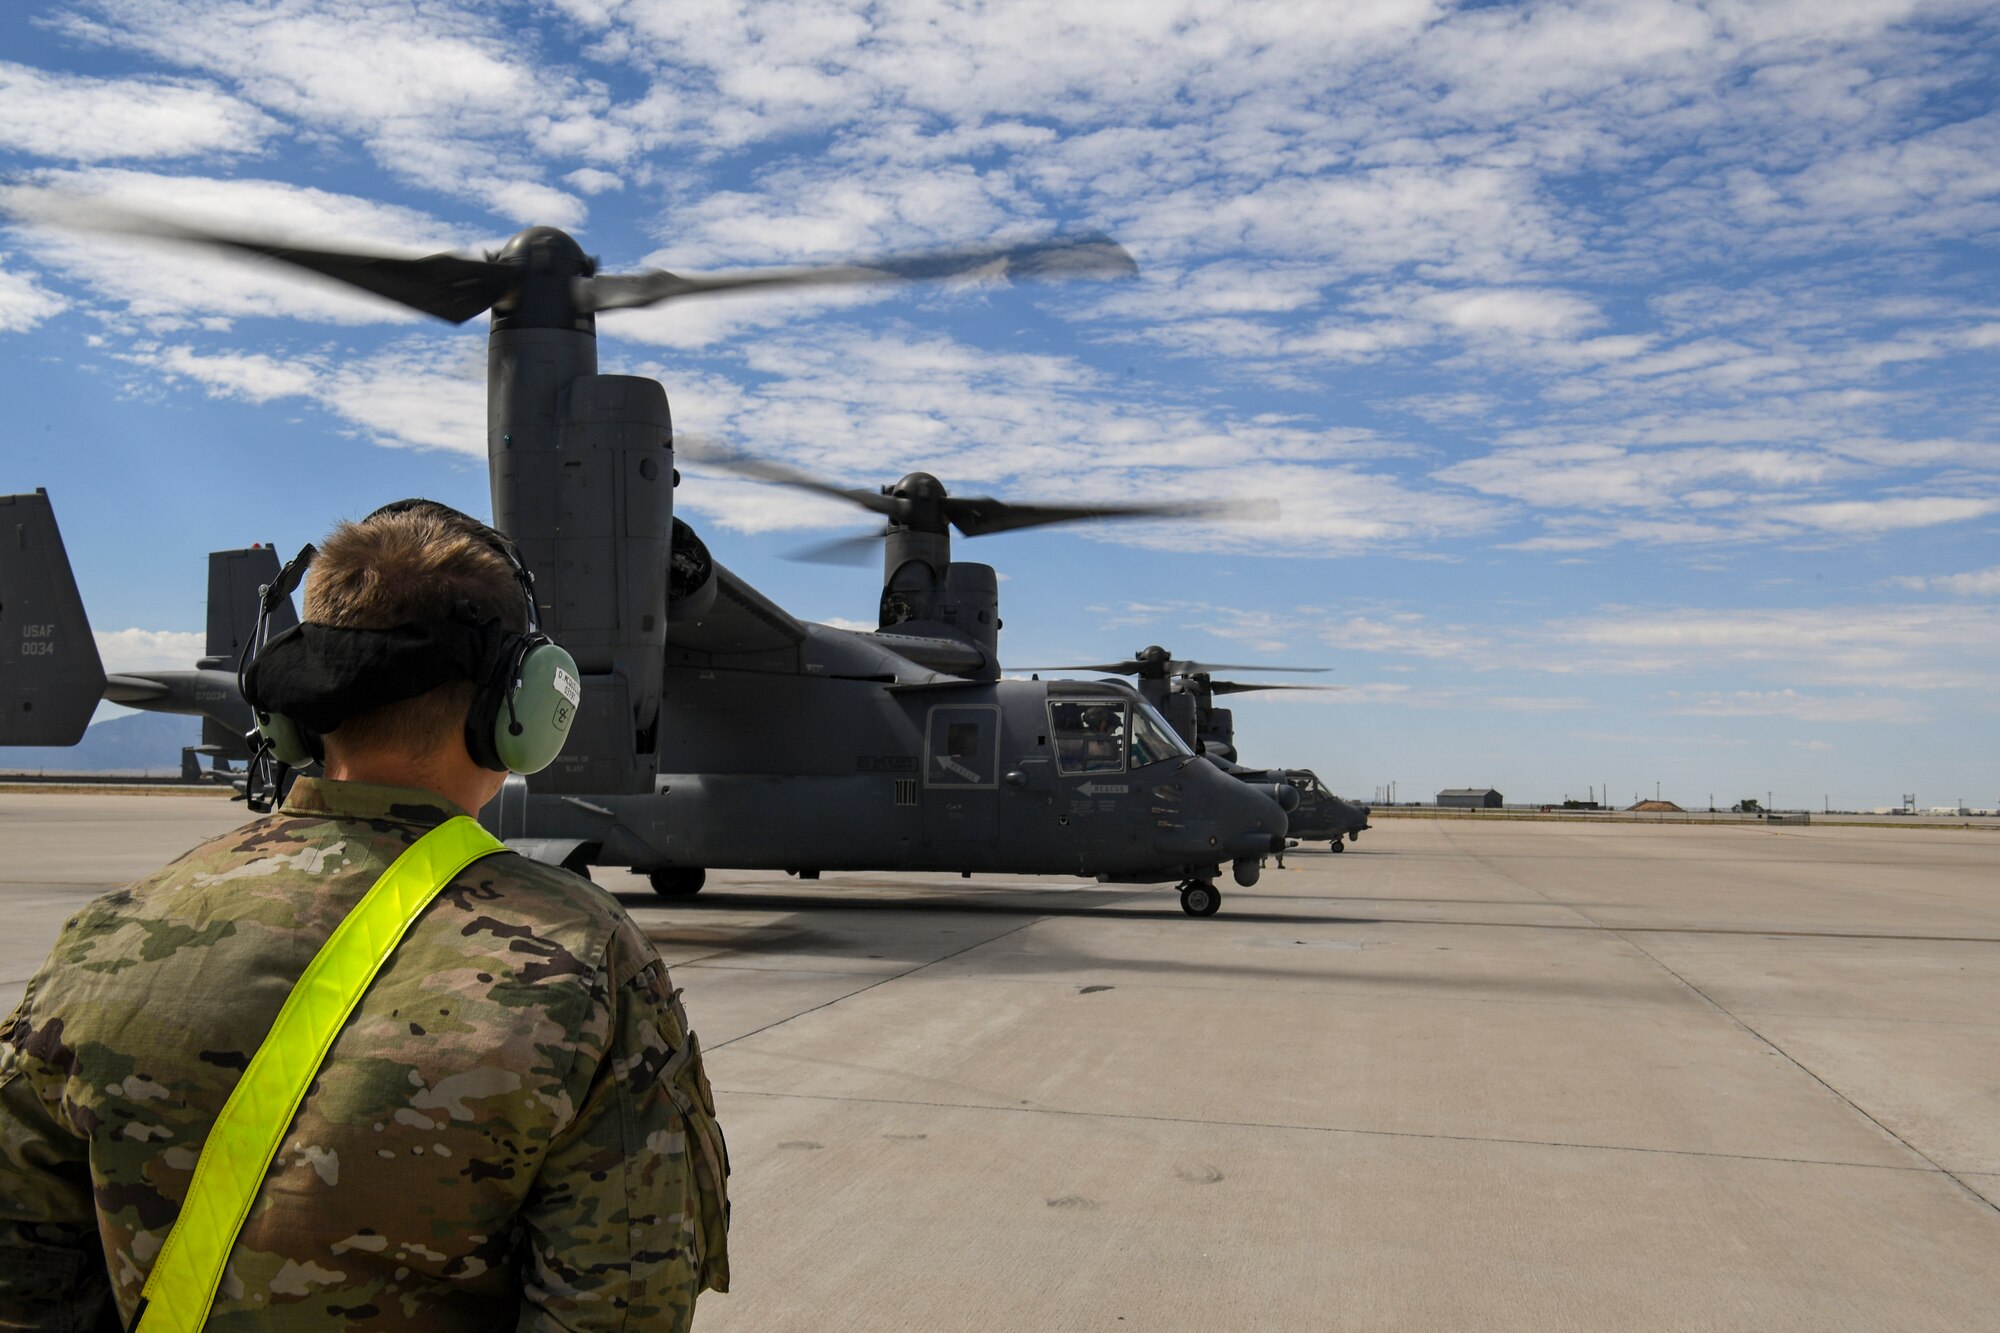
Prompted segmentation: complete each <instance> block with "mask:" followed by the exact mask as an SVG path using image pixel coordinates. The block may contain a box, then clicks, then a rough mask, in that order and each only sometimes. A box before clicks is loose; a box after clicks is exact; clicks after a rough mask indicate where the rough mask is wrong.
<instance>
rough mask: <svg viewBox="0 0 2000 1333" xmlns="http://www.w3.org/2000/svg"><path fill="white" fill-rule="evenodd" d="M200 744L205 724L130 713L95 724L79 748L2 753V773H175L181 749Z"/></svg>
mask: <svg viewBox="0 0 2000 1333" xmlns="http://www.w3.org/2000/svg"><path fill="white" fill-rule="evenodd" d="M199 744H201V719H200V718H198V717H182V716H180V715H178V714H175V713H129V714H127V715H126V716H124V717H114V718H111V719H109V720H108V721H104V722H94V723H92V724H91V725H90V726H89V727H88V728H87V729H85V731H84V733H83V739H82V740H80V741H78V742H77V743H76V744H75V745H70V746H59V745H48V746H37V745H23V746H20V747H18V748H13V749H5V748H0V773H171V774H174V775H176V776H178V775H179V773H180V771H181V748H182V747H183V746H187V745H199Z"/></svg>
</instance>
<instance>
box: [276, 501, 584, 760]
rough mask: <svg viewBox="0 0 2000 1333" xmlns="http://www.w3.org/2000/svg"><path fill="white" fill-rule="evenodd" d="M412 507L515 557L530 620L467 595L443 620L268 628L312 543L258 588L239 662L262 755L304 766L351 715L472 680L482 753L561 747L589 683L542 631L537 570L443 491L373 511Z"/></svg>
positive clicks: (475, 741)
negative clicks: (520, 621) (505, 618)
mask: <svg viewBox="0 0 2000 1333" xmlns="http://www.w3.org/2000/svg"><path fill="white" fill-rule="evenodd" d="M412 510H425V511H429V512H433V513H436V514H438V515H440V516H442V517H446V518H448V519H450V520H452V521H454V522H455V523H460V524H463V525H464V526H465V528H466V529H467V530H468V531H470V532H472V533H474V534H475V535H477V536H478V537H479V538H480V539H481V540H482V541H484V542H485V543H486V545H487V546H489V547H491V548H492V549H493V550H494V551H495V552H497V553H498V554H499V555H500V556H501V558H502V559H504V560H506V562H507V564H508V566H509V567H510V568H512V569H513V571H514V578H515V580H516V581H517V582H518V583H519V584H520V585H521V598H522V601H523V602H524V603H525V604H526V606H527V622H528V628H527V630H526V631H525V632H518V631H514V630H509V629H507V628H506V627H505V626H504V625H502V624H501V623H500V621H499V619H498V618H497V617H487V618H484V619H481V618H480V616H479V615H478V613H477V612H476V611H475V610H474V609H473V607H472V606H471V604H470V603H468V602H460V603H459V604H458V606H456V607H455V608H453V611H452V613H451V615H450V616H448V617H447V618H445V619H443V620H439V621H426V622H419V623H413V624H407V625H398V626H395V627H394V628H392V629H386V630H359V629H343V628H339V627H337V626H332V625H314V624H300V625H297V626H294V627H293V628H291V629H289V630H286V631H285V632H284V633H282V634H280V635H278V636H277V637H275V638H267V635H268V634H269V629H270V619H271V612H272V610H273V608H275V607H276V606H278V604H279V603H280V602H282V601H284V599H286V598H288V597H290V596H291V595H292V592H293V591H294V590H295V589H297V587H298V586H299V584H300V583H301V582H303V581H304V579H305V574H306V567H307V566H308V565H310V564H311V563H312V561H313V558H314V557H315V556H316V555H318V551H317V550H316V549H315V548H314V547H312V546H310V545H309V546H306V547H305V548H303V549H302V550H300V552H299V553H298V554H297V555H296V556H293V557H292V559H291V560H290V561H289V562H288V563H287V564H286V565H285V567H284V568H283V569H282V570H280V571H279V572H278V577H277V579H276V580H275V581H274V582H272V583H270V584H268V585H267V586H265V587H263V588H260V589H258V609H257V629H256V632H255V633H254V634H252V635H251V638H250V641H249V642H248V643H247V644H245V645H244V651H243V656H242V658H241V659H239V661H238V663H237V684H238V686H239V687H240V688H241V690H242V692H243V698H244V700H245V702H247V703H248V704H249V705H250V707H251V709H252V711H253V712H254V714H255V716H256V719H257V729H256V730H255V731H254V732H252V733H251V734H250V740H251V743H252V745H253V747H255V748H256V750H257V751H258V752H259V756H260V758H261V757H263V756H269V758H271V759H275V760H276V761H277V762H278V763H280V764H284V765H287V766H289V767H292V768H303V767H304V766H305V765H307V764H309V763H312V762H313V761H315V760H317V759H319V758H321V757H322V749H321V745H320V737H321V736H323V735H324V734H325V733H327V732H329V731H332V730H334V729H335V728H336V727H338V726H339V725H340V723H341V722H343V721H345V720H346V719H347V718H350V717H355V716H358V715H359V714H361V713H365V712H367V711H369V710H370V709H374V708H379V707H381V706H382V705H384V704H390V703H397V702H399V701H401V700H404V699H414V698H416V697H417V696H418V695H420V694H425V693H428V692H429V691H431V690H433V689H435V688H437V687H438V686H439V685H442V684H444V683H446V682H447V681H452V680H470V681H473V682H475V683H477V685H478V687H479V689H478V693H477V694H476V695H474V697H473V701H472V707H471V709H470V710H469V711H468V713H467V714H466V719H465V748H466V750H467V751H468V752H469V753H470V754H471V755H472V758H473V760H474V762H476V763H478V764H479V765H480V766H481V767H483V768H487V769H491V770H492V771H494V772H496V773H503V772H514V773H537V772H540V771H541V770H542V769H544V768H547V767H548V766H549V765H550V764H551V763H554V762H555V758H556V756H557V755H558V754H560V753H561V752H562V747H563V741H564V740H565V739H567V737H568V736H569V729H570V724H571V723H572V722H573V721H575V720H576V707H577V700H578V698H579V696H580V693H581V687H580V684H579V673H578V671H577V669H576V662H575V661H574V660H573V659H572V658H571V657H570V655H569V654H568V653H567V652H564V651H563V649H562V648H560V647H559V646H557V645H556V643H555V642H554V641H553V640H552V639H550V638H549V636H548V635H546V634H544V633H542V629H541V618H540V616H539V615H538V614H537V613H536V611H535V592H534V585H535V579H534V575H532V574H530V573H529V572H528V568H527V566H526V565H524V564H522V563H521V557H520V554H519V553H518V552H517V551H516V550H515V549H514V544H513V543H512V542H510V541H508V540H507V539H506V538H505V537H503V536H501V535H500V534H499V533H498V532H495V531H494V530H493V529H491V528H489V527H487V526H486V525H485V524H483V523H481V522H479V521H478V520H477V519H474V518H471V517H469V516H467V515H465V514H462V513H460V512H459V511H458V510H456V509H453V508H451V507H450V506H448V505H442V504H438V503H437V502H436V501H434V500H399V501H397V502H396V503H394V504H388V505H384V506H382V508H380V509H378V510H376V511H375V513H373V514H370V515H369V516H368V517H369V518H375V517H377V516H378V515H382V514H399V513H405V512H409V511H412ZM366 521H367V520H366V519H364V520H363V522H366Z"/></svg>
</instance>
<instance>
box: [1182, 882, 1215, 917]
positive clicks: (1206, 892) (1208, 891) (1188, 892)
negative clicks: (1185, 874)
mask: <svg viewBox="0 0 2000 1333" xmlns="http://www.w3.org/2000/svg"><path fill="white" fill-rule="evenodd" d="M1181 910H1182V911H1183V912H1186V913H1187V914H1188V915H1189V916H1214V915H1215V914H1216V913H1217V912H1219V911H1221V910H1222V895H1221V894H1220V893H1218V892H1216V889H1215V881H1214V880H1211V879H1191V880H1187V881H1185V882H1184V883H1182V885H1181Z"/></svg>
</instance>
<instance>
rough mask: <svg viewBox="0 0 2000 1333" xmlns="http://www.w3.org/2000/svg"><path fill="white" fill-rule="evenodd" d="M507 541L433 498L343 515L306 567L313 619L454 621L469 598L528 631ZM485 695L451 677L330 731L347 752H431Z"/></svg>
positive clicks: (389, 625)
mask: <svg viewBox="0 0 2000 1333" xmlns="http://www.w3.org/2000/svg"><path fill="white" fill-rule="evenodd" d="M500 540H501V538H500V537H499V534H497V533H495V532H494V531H493V530H492V529H491V528H488V527H487V526H486V525H485V524H483V523H480V522H478V521H476V520H474V519H472V518H469V517H467V516H466V515H464V514H461V513H459V512H458V511H457V510H455V509H450V508H447V507H446V506H444V505H441V504H434V503H430V502H419V503H417V504H414V505H410V506H408V507H406V508H398V509H394V510H388V511H378V512H376V513H374V514H371V515H369V516H368V517H367V518H364V519H362V520H361V521H360V522H358V523H348V522H342V523H340V524H339V525H337V526H336V527H335V528H334V529H333V531H332V532H330V533H328V534H327V537H326V540H325V541H324V542H322V543H320V547H319V555H318V556H317V557H315V558H314V560H313V563H312V567H311V569H310V570H309V571H308V573H307V577H306V593H305V618H306V619H307V620H308V621H310V622H312V623H313V624H317V625H332V626H335V627H337V628H341V629H394V628H395V627H396V626H398V625H408V624H415V623H422V622H426V621H438V620H445V619H449V618H450V617H451V616H452V615H453V614H455V613H456V612H458V610H459V608H460V607H461V606H462V605H463V606H469V607H470V608H471V610H472V612H473V614H474V616H475V617H476V618H477V619H479V620H489V619H496V618H497V619H498V620H499V621H500V623H501V624H502V625H504V626H506V627H507V628H508V629H510V630H515V631H520V630H525V629H526V628H527V627H528V617H527V607H526V604H525V600H524V599H523V597H522V595H521V585H520V581H519V580H518V579H517V578H516V577H515V574H514V567H513V565H512V563H511V562H509V561H508V559H507V557H506V556H504V555H502V554H501V553H500V551H499V549H498V546H497V543H498V542H499V541H500ZM477 692H478V683H477V682H474V681H469V680H454V681H448V682H447V683H445V684H443V685H440V686H438V687H437V688H436V689H434V690H431V691H429V692H428V693H425V694H420V695H418V696H417V697H416V698H414V699H404V700H401V701H399V702H397V703H392V704H384V705H382V706H381V707H380V708H373V709H370V710H369V711H367V712H365V713H360V714H357V715H355V716H354V717H350V718H347V719H346V720H345V721H343V722H342V723H341V724H340V725H339V726H338V727H337V728H335V729H334V731H333V732H332V733H331V735H332V737H333V739H334V741H335V743H336V744H337V745H339V746H340V747H341V748H342V749H343V750H349V749H369V750H373V749H393V750H401V751H405V752H410V753H423V752H426V751H429V750H433V749H436V748H437V747H438V746H440V745H443V744H446V743H448V742H449V741H450V740H451V739H452V738H454V737H456V736H458V735H460V734H461V733H462V732H463V729H464V727H465V716H466V713H467V712H468V711H470V709H471V707H472V699H473V696H474V694H476V693H477Z"/></svg>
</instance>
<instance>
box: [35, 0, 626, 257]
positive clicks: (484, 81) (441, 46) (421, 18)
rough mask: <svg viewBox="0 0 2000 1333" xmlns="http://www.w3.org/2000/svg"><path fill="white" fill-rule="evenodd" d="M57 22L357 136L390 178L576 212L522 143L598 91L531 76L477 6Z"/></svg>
mask: <svg viewBox="0 0 2000 1333" xmlns="http://www.w3.org/2000/svg"><path fill="white" fill-rule="evenodd" d="M58 26H59V27H61V28H62V29H63V30H64V31H66V32H67V33H68V34H69V35H71V36H73V37H78V38H82V39H85V40H90V41H95V42H99V43H102V44H104V45H106V46H111V47H116V48H119V49H123V50H129V51H138V52H143V53H145V54H147V55H150V56H152V57H154V58H156V59H159V60H162V61H165V62H167V63H169V64H172V65H175V66H178V67H180V68H183V69H190V70H198V71H201V72H202V73H205V74H208V75H211V76H213V77H215V78H218V79H222V80H224V81H226V82H229V83H232V84H234V85H235V87H236V88H237V90H238V91H240V92H241V94H242V95H243V96H244V97H245V98H247V99H249V100H250V101H253V102H256V103H258V104H259V105H261V106H263V107H266V108H269V109H271V110H273V111H277V112H280V113H282V114H285V115H287V116H291V117H293V118H295V119H297V120H298V121H300V122H302V123H304V124H307V125H310V126H312V127H314V128H315V129H322V130H329V129H330V130H338V131H342V132H345V133H351V134H354V135H356V136H358V137H359V138H361V139H362V140H363V141H364V142H366V143H367V145H368V147H369V149H370V150H371V151H372V152H373V154H374V155H375V157H376V159H377V160H378V161H380V162H381V163H382V164H383V165H384V166H385V167H387V168H389V169H390V170H392V171H395V172H397V173H398V174H400V175H402V176H404V177H406V178H408V179H411V180H414V181H417V182H420V183H422V184H425V185H428V186H431V187H433V188H436V189H440V190H445V191H448V192H452V193H456V194H459V195H461V196H463V197H470V198H476V199H479V200H481V201H482V202H484V203H485V204H486V205H487V206H488V207H490V208H492V209H493V210H494V211H496V212H498V213H500V214H502V215H503V216H506V217H509V218H511V219H512V220H514V221H516V222H523V223H525V222H549V223H553V224H555V225H559V226H566V225H573V224H575V223H577V222H580V221H581V220H582V218H583V216H584V210H583V205H582V204H581V203H580V202H579V201H577V200H576V199H575V198H574V197H573V196H570V195H567V194H565V193H563V192H561V191H559V190H556V189H555V188H553V187H552V186H549V185H548V184H547V183H546V182H545V180H544V179H543V177H544V168H543V166H542V165H541V163H540V162H538V161H537V160H536V157H535V153H534V150H533V148H532V144H533V142H534V140H535V139H537V138H548V137H551V136H560V135H561V134H562V132H563V130H564V127H565V126H566V125H567V123H568V122H569V121H571V120H573V119H574V118H575V117H576V116H578V115H579V114H582V115H585V116H588V115H590V114H591V113H592V111H593V108H597V107H600V106H601V104H602V101H603V99H602V96H601V94H598V93H594V92H593V91H592V90H591V89H590V88H588V87H587V86H585V85H583V84H581V83H580V82H579V81H578V80H576V79H574V78H573V77H572V76H569V75H567V74H564V73H562V72H560V71H548V72H544V71H542V70H539V69H538V68H537V67H536V66H535V65H534V64H533V63H532V61H531V59H530V52H529V50H528V49H527V48H526V47H524V45H523V43H522V42H521V41H520V39H519V32H518V30H517V29H515V28H513V27H512V26H511V25H507V24H503V23H502V22H501V21H500V19H499V17H498V15H497V14H494V13H491V12H488V11H486V10H485V9H483V8H480V7H473V6H461V5H452V4H448V3H446V4H426V5H420V6H413V5H395V6H384V5H379V4H373V3H369V2H368V0H316V2H315V3H305V2H304V0H277V2H276V3H259V2H257V0H182V2H181V3H179V4H174V5H163V4H158V3H155V0H86V2H85V3H84V4H82V5H81V6H79V10H78V12H74V13H71V14H69V15H67V16H65V17H64V18H63V19H61V20H59V22H58ZM524 129H525V130H526V131H527V133H526V134H524V133H523V130H524Z"/></svg>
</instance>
